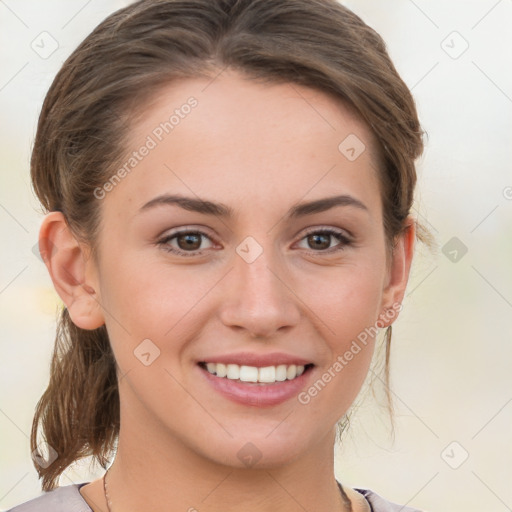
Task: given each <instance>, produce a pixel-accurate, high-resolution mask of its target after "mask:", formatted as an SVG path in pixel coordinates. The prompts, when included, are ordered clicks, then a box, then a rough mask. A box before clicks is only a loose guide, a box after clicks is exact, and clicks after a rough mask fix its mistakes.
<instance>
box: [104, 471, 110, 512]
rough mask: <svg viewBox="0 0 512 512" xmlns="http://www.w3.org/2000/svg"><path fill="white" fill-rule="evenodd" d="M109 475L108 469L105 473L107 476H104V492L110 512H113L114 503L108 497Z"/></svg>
mask: <svg viewBox="0 0 512 512" xmlns="http://www.w3.org/2000/svg"><path fill="white" fill-rule="evenodd" d="M109 469H110V468H109ZM107 473H108V469H107V471H105V474H104V475H103V491H104V492H105V500H106V501H107V509H108V512H112V503H111V502H110V498H109V497H108V491H107Z"/></svg>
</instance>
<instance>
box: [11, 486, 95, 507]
mask: <svg viewBox="0 0 512 512" xmlns="http://www.w3.org/2000/svg"><path fill="white" fill-rule="evenodd" d="M86 483H89V482H84V483H81V484H71V485H65V486H62V487H57V489H54V490H53V491H49V492H44V493H43V494H42V495H41V496H38V497H37V498H34V499H32V500H30V501H27V502H25V503H22V504H21V505H17V506H16V507H14V508H11V509H9V510H7V512H92V510H91V508H90V507H89V505H87V502H86V501H85V500H84V499H83V498H82V495H81V494H80V491H79V489H80V487H81V486H82V485H85V484H86Z"/></svg>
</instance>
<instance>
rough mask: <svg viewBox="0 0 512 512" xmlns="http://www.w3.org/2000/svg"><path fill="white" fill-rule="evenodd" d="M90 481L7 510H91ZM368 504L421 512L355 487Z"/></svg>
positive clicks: (375, 509) (375, 511)
mask: <svg viewBox="0 0 512 512" xmlns="http://www.w3.org/2000/svg"><path fill="white" fill-rule="evenodd" d="M88 483H90V482H83V483H81V484H71V485H65V486H63V487H57V489H54V490H53V491H50V492H45V493H43V494H42V495H41V496H38V497H37V498H34V499H32V500H30V501H27V502H25V503H23V504H21V505H18V506H16V507H14V508H11V509H10V510H8V511H7V512H92V509H91V507H89V505H88V504H87V502H86V501H85V500H84V498H83V497H82V495H81V494H80V491H79V489H80V487H82V486H84V485H86V484H88ZM355 490H356V491H357V492H359V493H361V494H362V495H363V496H364V497H365V498H366V501H367V502H368V503H369V504H370V508H371V510H372V512H421V511H420V510H418V509H416V508H410V507H405V506H402V505H397V504H396V503H392V502H391V501H387V500H385V499H384V498H381V497H380V496H379V495H378V494H376V493H374V492H373V491H370V490H369V489H355Z"/></svg>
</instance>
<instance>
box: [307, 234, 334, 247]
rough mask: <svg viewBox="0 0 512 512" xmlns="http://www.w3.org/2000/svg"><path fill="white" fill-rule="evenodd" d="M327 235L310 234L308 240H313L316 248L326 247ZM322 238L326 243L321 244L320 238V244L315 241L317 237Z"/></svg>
mask: <svg viewBox="0 0 512 512" xmlns="http://www.w3.org/2000/svg"><path fill="white" fill-rule="evenodd" d="M329 236H330V235H310V240H311V239H312V240H314V243H315V245H316V246H317V248H319V247H320V248H322V249H327V248H328V247H329ZM321 238H323V239H324V240H325V241H326V242H327V243H324V244H322V242H321V240H320V244H318V243H317V242H318V241H319V239H321Z"/></svg>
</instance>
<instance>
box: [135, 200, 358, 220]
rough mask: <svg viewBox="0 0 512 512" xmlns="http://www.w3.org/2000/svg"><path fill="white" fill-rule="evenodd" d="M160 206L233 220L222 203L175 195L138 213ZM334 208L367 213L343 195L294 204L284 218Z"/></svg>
mask: <svg viewBox="0 0 512 512" xmlns="http://www.w3.org/2000/svg"><path fill="white" fill-rule="evenodd" d="M162 205H169V206H171V205H176V206H179V207H180V208H183V209H184V210H188V211H191V212H197V213H202V214H205V215H216V216H218V217H224V218H233V217H234V213H235V212H234V210H233V209H232V208H230V207H229V206H227V205H225V204H223V203H215V202H212V201H207V200H204V199H196V198H193V197H185V196H181V195H176V194H163V195H160V196H157V197H155V198H154V199H151V201H148V202H147V203H146V204H144V205H143V206H142V207H141V209H140V211H146V210H149V209H151V208H154V207H156V206H162ZM336 206H351V207H354V208H357V209H360V210H365V211H367V212H368V208H367V207H366V206H365V204H364V203H362V202H361V201H360V200H359V199H356V198H355V197H353V196H350V195H347V194H344V195H339V196H332V197H325V198H322V199H316V200H315V201H309V202H305V203H299V204H296V205H294V206H292V207H291V208H290V210H288V212H287V214H286V218H287V219H296V218H299V217H303V216H305V215H313V214H315V213H321V212H325V211H327V210H330V209H331V208H334V207H336Z"/></svg>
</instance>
